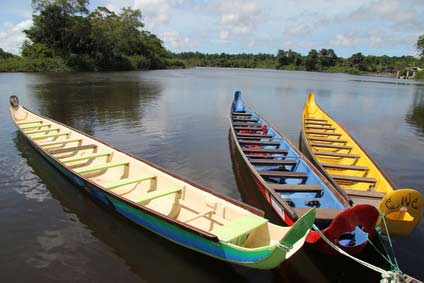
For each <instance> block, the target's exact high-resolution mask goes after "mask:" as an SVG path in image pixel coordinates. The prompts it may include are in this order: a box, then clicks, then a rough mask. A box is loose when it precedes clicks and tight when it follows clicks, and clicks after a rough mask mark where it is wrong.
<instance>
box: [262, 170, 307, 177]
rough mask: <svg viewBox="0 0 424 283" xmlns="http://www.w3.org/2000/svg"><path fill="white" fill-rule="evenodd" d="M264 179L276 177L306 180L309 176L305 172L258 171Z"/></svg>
mask: <svg viewBox="0 0 424 283" xmlns="http://www.w3.org/2000/svg"><path fill="white" fill-rule="evenodd" d="M258 173H259V175H261V176H262V177H275V178H283V179H306V178H308V174H306V173H303V172H291V171H258Z"/></svg>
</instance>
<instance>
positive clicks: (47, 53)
mask: <svg viewBox="0 0 424 283" xmlns="http://www.w3.org/2000/svg"><path fill="white" fill-rule="evenodd" d="M21 54H22V56H23V57H29V58H46V57H49V58H51V57H53V52H52V51H51V50H50V49H49V48H48V47H47V45H45V44H43V43H34V44H31V43H30V42H29V41H28V40H25V41H24V43H23V44H22V52H21Z"/></svg>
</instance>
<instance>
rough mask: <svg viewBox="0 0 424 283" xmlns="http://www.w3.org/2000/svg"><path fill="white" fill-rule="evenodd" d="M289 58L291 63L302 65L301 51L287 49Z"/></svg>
mask: <svg viewBox="0 0 424 283" xmlns="http://www.w3.org/2000/svg"><path fill="white" fill-rule="evenodd" d="M287 58H288V61H289V63H290V64H294V65H296V66H300V65H302V55H300V53H297V52H295V51H293V50H291V49H289V51H287Z"/></svg>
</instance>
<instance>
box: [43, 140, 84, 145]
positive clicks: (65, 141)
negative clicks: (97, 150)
mask: <svg viewBox="0 0 424 283" xmlns="http://www.w3.org/2000/svg"><path fill="white" fill-rule="evenodd" d="M72 142H82V139H68V140H63V141H53V142H43V143H39V144H38V145H39V146H51V145H59V144H67V143H72Z"/></svg>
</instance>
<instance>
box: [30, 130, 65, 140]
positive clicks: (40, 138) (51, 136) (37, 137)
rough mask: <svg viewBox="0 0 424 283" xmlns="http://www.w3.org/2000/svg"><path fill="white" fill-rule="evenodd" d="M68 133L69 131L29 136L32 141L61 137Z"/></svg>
mask: <svg viewBox="0 0 424 283" xmlns="http://www.w3.org/2000/svg"><path fill="white" fill-rule="evenodd" d="M70 134H71V132H67V133H58V134H51V135H44V136H36V137H31V139H32V140H34V141H36V140H44V139H49V138H58V137H63V136H69V135H70Z"/></svg>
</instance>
